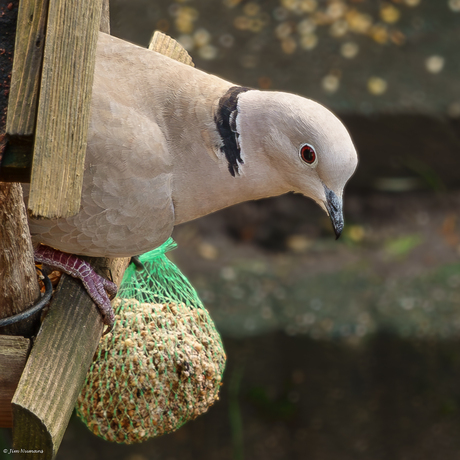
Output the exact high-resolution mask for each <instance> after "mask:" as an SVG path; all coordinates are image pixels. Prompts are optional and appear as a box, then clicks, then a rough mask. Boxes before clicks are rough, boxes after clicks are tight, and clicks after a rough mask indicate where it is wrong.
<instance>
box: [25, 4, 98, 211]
mask: <svg viewBox="0 0 460 460" xmlns="http://www.w3.org/2000/svg"><path fill="white" fill-rule="evenodd" d="M101 8H102V0H95V1H92V2H87V1H84V0H72V1H69V0H49V10H48V21H47V27H46V41H45V51H44V58H43V70H42V78H41V84H40V96H39V102H38V113H37V125H36V130H35V144H34V158H33V164H32V177H31V182H30V197H29V204H28V207H29V213H30V214H31V215H32V216H36V217H48V218H54V217H68V216H71V215H74V214H76V213H77V212H78V211H79V209H80V200H81V190H82V182H83V168H84V161H85V153H86V141H87V133H88V125H89V117H90V103H91V95H92V85H93V77H94V66H95V59H96V44H97V38H98V31H99V26H100V21H101Z"/></svg>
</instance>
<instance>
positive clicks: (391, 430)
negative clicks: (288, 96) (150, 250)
mask: <svg viewBox="0 0 460 460" xmlns="http://www.w3.org/2000/svg"><path fill="white" fill-rule="evenodd" d="M111 27H112V34H113V35H115V36H118V37H120V38H123V39H125V40H128V41H131V42H134V43H136V44H139V45H141V46H144V47H146V46H147V45H148V42H149V40H150V37H151V35H152V34H153V31H154V30H161V31H163V32H165V33H167V34H169V35H171V36H172V37H174V38H176V39H177V40H179V41H180V43H181V44H182V45H183V46H184V47H185V48H186V49H187V50H188V51H189V52H190V54H191V56H192V57H193V60H194V62H195V65H196V67H197V68H199V69H202V70H204V71H206V72H209V73H213V74H217V75H219V76H221V77H223V78H225V79H227V80H230V81H232V82H234V83H237V84H241V85H245V86H250V87H254V88H261V89H268V90H282V91H289V92H295V93H298V94H301V95H303V96H307V97H309V98H312V99H314V100H316V101H318V102H320V103H323V104H324V105H326V106H327V107H328V108H330V109H331V110H333V111H334V112H335V113H337V114H338V115H339V117H340V118H341V119H342V120H343V121H344V123H345V125H346V126H347V127H348V128H349V130H350V132H351V135H352V138H353V139H354V141H355V144H356V147H357V150H358V154H359V158H360V164H359V167H358V170H357V172H356V174H355V175H354V176H353V178H352V179H351V181H350V182H349V184H348V185H347V188H346V190H345V197H344V198H345V220H346V226H345V230H344V233H343V235H342V237H341V239H340V240H338V241H335V240H334V237H333V232H332V228H331V225H330V222H329V219H328V218H327V216H326V215H325V214H323V212H322V211H321V210H320V209H319V208H318V207H317V206H316V205H315V204H314V203H313V202H310V201H309V200H307V199H306V198H304V197H301V196H298V195H286V196H283V197H279V198H275V199H270V200H262V201H259V202H252V203H244V204H242V205H238V206H235V207H233V208H229V209H226V210H223V211H220V212H218V213H215V214H213V215H210V216H208V217H206V218H202V219H200V220H198V221H195V222H191V223H189V224H185V225H182V226H180V227H178V228H177V229H176V230H175V233H174V235H173V236H174V238H175V239H176V241H177V242H178V244H179V248H178V249H176V250H175V251H174V252H173V253H172V254H171V259H173V261H174V262H175V263H176V264H177V265H178V266H179V268H180V269H181V270H182V271H183V272H184V274H185V275H186V276H187V277H188V278H189V279H190V281H191V282H192V284H193V285H194V286H195V287H196V289H197V290H198V292H199V294H200V296H201V298H202V300H203V302H204V303H205V305H206V307H207V308H208V309H209V311H210V313H211V316H212V317H213V319H214V321H215V323H216V327H217V329H218V330H219V331H220V333H221V334H222V338H223V341H224V345H225V348H226V352H227V356H228V362H227V369H226V372H225V375H224V385H223V387H222V389H221V393H220V394H221V397H220V401H219V402H218V403H216V404H215V405H214V406H213V407H212V408H211V409H210V410H209V411H208V413H207V414H205V415H203V416H201V417H200V418H198V419H197V420H195V421H194V422H190V423H188V424H187V425H185V426H184V427H183V428H181V429H180V430H178V431H177V432H176V433H173V434H170V435H167V436H164V437H161V438H158V439H153V440H150V441H148V442H146V443H144V444H140V445H134V446H120V445H115V444H109V443H107V442H105V441H102V440H100V439H98V438H96V437H95V436H94V435H92V434H91V433H90V432H89V431H88V430H87V429H86V427H85V426H84V425H83V424H82V423H81V422H80V421H79V420H77V419H76V418H73V420H72V422H71V424H70V426H69V428H68V430H67V433H66V435H65V437H64V440H63V443H62V445H61V448H60V451H59V454H58V457H57V458H58V459H73V458H81V457H82V455H84V457H85V458H87V459H105V458H107V459H108V458H110V459H112V460H118V459H127V460H146V459H158V460H163V459H164V460H179V459H180V460H189V459H190V460H192V459H201V460H208V459H209V460H211V459H212V460H216V459H219V460H220V459H222V460H227V459H228V460H243V459H251V460H252V459H254V460H255V459H257V460H259V459H260V460H262V459H263V460H275V459H311V460H321V459H324V460H351V459H363V460H364V459H369V460H386V459H391V460H412V459H414V460H415V459H417V460H425V459H426V460H435V459H443V460H450V459H458V458H460V221H459V212H458V210H459V205H460V192H459V191H460V78H459V77H460V58H459V52H458V50H459V43H460V0H436V1H435V0H389V1H377V0H376V1H371V0H268V1H257V0H251V1H247V0H188V1H186V0H183V1H176V2H171V1H166V0H130V1H126V0H111ZM126 78H129V75H127V76H126Z"/></svg>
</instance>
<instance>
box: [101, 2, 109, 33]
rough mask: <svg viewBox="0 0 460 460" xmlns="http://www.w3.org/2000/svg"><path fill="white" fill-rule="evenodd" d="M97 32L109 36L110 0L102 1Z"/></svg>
mask: <svg viewBox="0 0 460 460" xmlns="http://www.w3.org/2000/svg"><path fill="white" fill-rule="evenodd" d="M99 30H100V31H101V32H104V33H105V34H110V0H102V14H101V25H100V27H99Z"/></svg>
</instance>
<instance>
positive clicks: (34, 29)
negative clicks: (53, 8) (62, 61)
mask: <svg viewBox="0 0 460 460" xmlns="http://www.w3.org/2000/svg"><path fill="white" fill-rule="evenodd" d="M47 12H48V0H21V1H20V2H19V11H18V23H17V29H16V41H15V46H14V62H13V73H12V76H11V87H10V94H9V100H8V115H7V123H6V132H7V133H8V135H9V136H32V135H33V133H34V128H35V119H36V116H37V102H38V88H39V85H40V76H41V65H42V60H43V50H44V45H45V26H46V17H47Z"/></svg>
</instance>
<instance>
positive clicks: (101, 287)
mask: <svg viewBox="0 0 460 460" xmlns="http://www.w3.org/2000/svg"><path fill="white" fill-rule="evenodd" d="M34 258H35V262H38V263H43V264H45V265H49V266H50V267H53V268H56V269H57V270H62V271H63V272H64V273H67V274H68V275H70V276H73V277H74V278H78V279H80V280H81V281H82V282H83V285H84V286H85V289H86V291H87V292H88V294H89V295H90V297H91V298H92V299H93V300H94V302H95V304H96V305H97V306H98V308H99V311H100V313H101V315H102V320H103V322H104V324H106V325H107V326H108V327H107V329H106V331H105V332H104V334H107V333H108V332H110V331H111V330H112V328H113V323H114V322H115V315H114V313H113V310H112V306H111V305H110V300H109V297H108V295H107V293H109V294H112V295H115V294H116V293H117V289H118V288H117V285H116V284H115V283H112V281H109V280H106V279H105V278H104V277H102V276H100V275H98V274H97V273H96V272H95V271H94V269H93V267H91V265H90V264H89V263H88V262H86V261H84V260H81V259H79V258H78V257H77V256H74V255H72V254H66V253H65V252H61V251H58V250H57V249H53V248H50V247H49V246H44V245H40V246H39V247H38V249H36V250H35V252H34Z"/></svg>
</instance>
